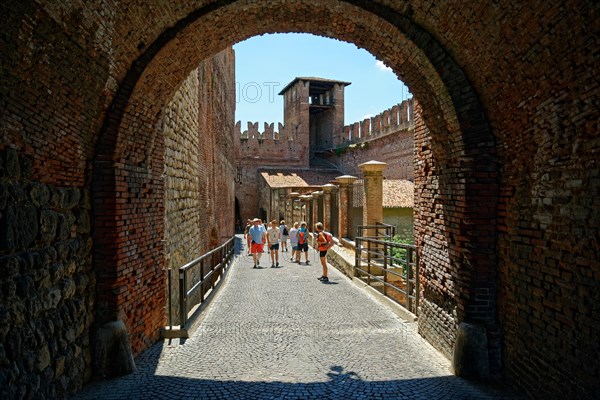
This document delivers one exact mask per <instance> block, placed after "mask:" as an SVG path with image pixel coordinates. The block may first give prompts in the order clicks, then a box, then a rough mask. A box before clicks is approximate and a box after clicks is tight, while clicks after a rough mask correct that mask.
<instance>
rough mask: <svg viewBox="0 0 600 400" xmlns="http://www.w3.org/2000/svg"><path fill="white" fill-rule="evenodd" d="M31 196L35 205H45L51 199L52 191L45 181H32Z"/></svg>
mask: <svg viewBox="0 0 600 400" xmlns="http://www.w3.org/2000/svg"><path fill="white" fill-rule="evenodd" d="M29 197H30V198H31V201H32V202H33V205H34V206H36V207H43V206H46V205H48V202H49V201H50V191H49V190H48V187H47V186H46V185H44V184H43V183H38V182H32V183H31V184H30V186H29Z"/></svg>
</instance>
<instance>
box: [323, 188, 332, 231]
mask: <svg viewBox="0 0 600 400" xmlns="http://www.w3.org/2000/svg"><path fill="white" fill-rule="evenodd" d="M322 187H323V221H322V222H323V226H324V227H325V230H329V229H330V228H329V225H330V224H331V191H332V190H333V189H334V188H335V185H332V184H331V183H328V184H326V185H323V186H322Z"/></svg>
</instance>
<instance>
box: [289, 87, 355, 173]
mask: <svg viewBox="0 0 600 400" xmlns="http://www.w3.org/2000/svg"><path fill="white" fill-rule="evenodd" d="M348 85H350V82H343V81H336V80H331V79H322V78H295V79H294V80H293V81H291V82H290V83H288V84H287V85H286V86H285V87H284V88H283V90H281V92H279V94H280V95H282V96H284V101H283V119H284V125H285V126H286V128H287V129H288V134H289V135H290V136H291V137H292V140H294V141H298V144H299V145H300V147H301V148H303V149H308V152H307V153H306V154H302V155H301V156H302V157H303V161H304V165H306V166H315V165H311V164H314V163H315V154H316V153H318V152H320V151H323V150H326V149H331V148H333V147H334V143H337V142H338V139H339V137H338V136H339V135H340V134H341V132H342V130H343V129H344V88H345V87H346V86H348Z"/></svg>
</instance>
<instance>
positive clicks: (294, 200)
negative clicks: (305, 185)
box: [289, 192, 300, 229]
mask: <svg viewBox="0 0 600 400" xmlns="http://www.w3.org/2000/svg"><path fill="white" fill-rule="evenodd" d="M298 196H300V193H298V192H292V193H290V194H289V198H290V224H293V223H294V222H295V221H297V222H300V220H299V219H298V218H299V217H300V213H299V212H298V211H297V210H296V207H297V206H298V204H299V202H298ZM290 229H291V226H290Z"/></svg>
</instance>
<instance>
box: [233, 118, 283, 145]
mask: <svg viewBox="0 0 600 400" xmlns="http://www.w3.org/2000/svg"><path fill="white" fill-rule="evenodd" d="M247 124H248V129H246V130H245V131H243V132H242V122H241V121H238V122H237V123H236V124H235V137H238V138H240V140H255V139H256V140H259V141H261V142H262V141H272V142H274V143H278V142H279V141H291V140H293V138H292V135H290V134H288V130H287V129H286V127H285V125H284V124H282V123H281V122H278V123H277V125H278V126H277V131H275V123H270V124H269V123H266V122H265V123H264V128H263V130H262V132H261V131H259V130H258V122H250V121H248V123H247Z"/></svg>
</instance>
